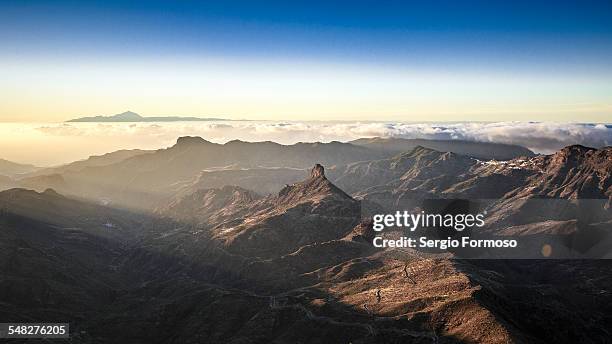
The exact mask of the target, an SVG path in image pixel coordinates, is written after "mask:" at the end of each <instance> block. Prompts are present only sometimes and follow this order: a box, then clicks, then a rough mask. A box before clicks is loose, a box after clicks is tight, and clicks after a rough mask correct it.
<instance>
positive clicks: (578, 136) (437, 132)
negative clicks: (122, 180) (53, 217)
mask: <svg viewBox="0 0 612 344" xmlns="http://www.w3.org/2000/svg"><path fill="white" fill-rule="evenodd" d="M180 136H201V137H203V138H204V139H206V140H209V141H212V142H216V143H225V142H227V141H231V140H243V141H274V142H278V143H282V144H292V143H296V142H317V141H319V142H329V141H343V142H346V141H350V140H354V139H358V138H362V137H375V136H380V137H402V138H421V139H442V140H467V141H475V142H498V143H509V144H518V145H522V146H524V147H527V148H529V149H531V150H533V151H534V152H537V153H545V154H547V153H552V152H554V151H556V150H558V149H560V148H562V147H565V146H568V145H573V144H581V145H585V146H591V147H597V148H599V147H603V146H609V145H611V144H612V125H609V124H607V125H605V124H575V123H550V122H542V123H540V122H499V123H479V122H464V123H400V122H298V121H214V122H212V121H211V122H164V123H142V122H141V123H38V124H36V123H27V124H26V123H2V124H0V153H1V155H0V158H4V159H7V160H11V161H17V162H27V163H32V164H36V165H40V166H51V165H58V164H63V163H67V162H71V161H75V160H80V159H85V158H87V157H88V156H90V155H100V154H105V153H108V152H112V151H116V150H119V149H134V148H139V149H159V148H166V147H170V146H172V145H173V144H174V143H175V142H176V140H177V138H178V137H180Z"/></svg>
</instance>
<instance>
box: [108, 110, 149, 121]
mask: <svg viewBox="0 0 612 344" xmlns="http://www.w3.org/2000/svg"><path fill="white" fill-rule="evenodd" d="M112 117H115V118H118V119H119V118H121V119H142V116H141V115H139V114H137V113H136V112H133V111H125V112H122V113H120V114H116V115H114V116H112Z"/></svg>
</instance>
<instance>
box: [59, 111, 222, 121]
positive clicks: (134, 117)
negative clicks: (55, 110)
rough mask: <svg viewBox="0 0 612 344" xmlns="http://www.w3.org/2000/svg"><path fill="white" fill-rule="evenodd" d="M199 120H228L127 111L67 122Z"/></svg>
mask: <svg viewBox="0 0 612 344" xmlns="http://www.w3.org/2000/svg"><path fill="white" fill-rule="evenodd" d="M184 121H189V122H198V121H226V119H224V118H200V117H178V116H159V117H142V116H140V115H139V114H137V113H135V112H132V111H126V112H123V113H120V114H116V115H111V116H94V117H81V118H75V119H71V120H68V121H66V122H184Z"/></svg>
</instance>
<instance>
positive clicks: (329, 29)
mask: <svg viewBox="0 0 612 344" xmlns="http://www.w3.org/2000/svg"><path fill="white" fill-rule="evenodd" d="M0 42H1V44H2V49H1V50H0V62H1V63H3V65H5V66H6V67H7V70H5V71H4V72H0V73H3V75H0V76H3V80H4V81H0V90H2V91H7V92H5V94H10V97H11V98H10V101H9V102H8V103H9V104H8V105H5V108H4V109H3V108H0V110H2V111H1V112H0V116H1V117H0V120H12V121H16V120H22V119H23V120H36V119H40V120H44V119H50V120H59V119H61V118H64V117H68V118H69V117H71V116H73V115H75V114H77V113H78V114H85V115H90V114H100V113H102V114H103V113H113V112H120V111H123V110H127V109H126V107H129V108H130V109H132V110H134V111H137V112H144V114H145V115H147V114H149V115H155V114H159V113H168V111H174V112H178V113H177V114H189V115H201V114H210V115H218V114H225V115H227V116H230V117H231V116H236V117H238V118H285V119H293V118H295V119H303V118H317V119H322V118H332V119H351V118H357V119H369V118H374V117H376V118H380V117H382V118H389V119H417V120H418V119H434V120H453V119H455V118H457V119H458V120H459V119H461V120H465V119H468V120H469V119H473V120H483V119H486V118H492V119H500V120H508V119H511V118H513V117H517V116H518V117H519V118H521V119H528V118H533V119H534V120H538V119H544V120H548V119H551V118H553V117H554V116H555V111H557V110H558V109H561V110H559V111H560V112H562V113H563V114H561V115H560V116H561V118H562V119H563V120H572V119H574V118H575V119H576V120H578V119H579V118H581V116H582V118H586V119H587V120H592V121H602V120H603V118H607V117H606V116H608V117H609V115H610V114H612V112H611V111H612V110H611V107H610V104H611V100H612V94H611V92H612V84H611V80H612V2H610V1H607V2H605V1H601V2H597V1H580V2H578V1H576V2H568V1H555V2H552V1H551V2H533V1H514V2H505V1H504V2H493V1H467V2H463V1H462V2H459V1H430V2H411V1H321V2H317V1H264V2H260V1H218V2H194V1H181V2H179V1H174V2H160V1H142V2H133V1H130V2H127V1H126V2H123V1H104V2H95V1H93V2H85V1H3V2H2V3H0ZM109 70H110V71H113V73H115V77H116V80H117V82H118V83H122V84H123V86H122V87H119V90H118V91H116V92H117V94H114V93H113V92H111V91H110V89H111V87H109V85H108V84H109V83H111V81H110V80H109V79H107V74H108V71H109ZM224 71H225V72H224ZM30 73H31V74H30ZM197 73H202V75H201V77H196V75H197ZM241 73H244V77H243V78H242V79H241ZM41 75H42V76H44V79H43V78H42V77H40V76H41ZM64 77H65V79H63V78H64ZM268 77H269V79H270V80H271V81H270V84H266V85H264V86H263V87H262V85H261V79H262V78H268ZM123 79H125V80H123ZM136 79H139V80H141V83H142V85H140V86H139V84H138V82H137V81H136ZM464 79H465V80H466V81H465V83H466V87H463V85H462V81H461V80H464ZM228 80H229V81H228ZM337 80H348V81H350V85H348V86H349V87H346V86H347V85H344V84H341V83H338V82H337ZM423 80H425V85H424V86H423V87H419V82H422V81H423ZM432 80H433V81H432ZM242 81H244V82H242ZM300 81H303V83H301V84H300ZM163 82H165V83H167V84H168V85H172V90H167V91H168V93H169V94H170V95H171V96H170V97H169V99H168V101H167V102H162V101H161V100H160V99H159V96H160V95H163V94H164V89H163V88H161V87H159V88H155V89H151V88H150V85H151V83H163ZM60 83H61V84H63V86H61V87H59V86H54V85H58V84H60ZM70 84H75V85H76V84H80V86H78V87H77V86H73V87H70ZM216 84H218V85H230V86H231V87H236V85H238V87H237V88H240V90H238V91H236V92H230V90H225V91H224V92H223V93H222V94H221V93H218V92H217V93H215V91H218V89H217V88H216V86H215V85H216ZM316 85H321V87H317V86H316ZM372 85H376V86H377V87H379V88H380V87H383V88H384V87H385V85H388V87H389V88H390V89H391V88H393V89H392V90H391V93H393V92H396V93H397V94H396V95H395V96H393V97H391V96H390V95H386V94H384V92H381V94H378V93H377V91H376V90H372V89H370V88H371V87H372ZM533 85H539V86H538V88H534V89H529V90H528V91H525V89H526V88H529V87H535V86H533ZM141 86H142V87H141ZM230 86H227V87H230ZM177 87H178V88H183V87H184V92H183V94H185V96H184V97H180V96H179V95H178V94H175V93H174V92H175V91H176V88H177ZM266 87H267V88H266ZM326 87H328V88H326ZM343 89H344V90H345V91H343ZM251 90H252V91H251ZM262 90H267V92H268V93H266V92H264V91H262ZM419 90H421V92H422V93H423V94H419ZM488 90H490V91H488ZM275 92H277V95H278V96H277V97H274V93H275ZM310 92H312V93H310ZM523 92H525V95H524V96H522V94H523ZM68 93H72V95H73V97H69V96H68ZM130 93H132V94H131V95H132V97H131V99H132V101H130V98H129V96H130ZM319 93H320V94H319ZM430 93H436V95H437V96H438V97H437V99H433V98H430V97H429V94H430ZM508 93H510V94H517V96H516V97H515V98H512V97H510V96H509V95H508ZM254 94H258V95H259V96H254ZM307 94H308V95H307ZM351 94H353V95H354V96H353V97H351ZM367 94H372V97H371V99H370V98H368V97H367V96H364V95H367ZM403 94H404V95H405V94H409V95H410V96H408V97H407V100H406V101H405V102H402V99H403V96H402V95H403ZM476 94H478V96H477V95H476ZM74 96H77V98H79V100H78V101H75V99H74V98H75V97H74ZM330 96H333V97H335V98H337V101H336V100H330V99H329V97H330ZM5 97H9V95H5ZM100 97H104V100H105V101H104V102H101V101H100V102H99V101H96V99H99V98H100ZM151 97H154V98H156V100H155V101H154V102H152V103H151V102H148V103H147V102H146V99H147V98H151ZM198 97H202V98H203V99H204V100H205V101H202V102H198V101H197V100H196V98H198ZM71 98H72V99H71ZM278 98H282V99H281V100H279V99H278ZM28 99H29V100H35V101H37V104H40V105H39V106H34V105H32V104H29V103H27V101H28ZM0 100H2V99H0ZM51 100H53V101H51ZM445 101H447V102H448V103H449V105H448V108H443V107H441V106H440V105H439V103H440V102H445ZM360 102H363V105H361V104H359V103H360ZM237 103H238V104H241V106H237V105H236V104H237ZM312 103H317V104H319V105H317V106H313V107H312V108H309V107H308V104H312ZM565 105H567V107H566V108H563V107H564V106H565ZM292 107H293V108H295V109H298V108H299V109H301V110H299V111H298V110H295V111H292V110H291V109H292ZM304 107H306V108H304ZM501 108H504V109H508V110H504V111H501V110H500V109H501ZM362 109H366V110H367V111H366V110H362ZM454 109H457V110H456V111H455V110H454ZM512 109H517V110H516V111H515V112H513V110H512ZM487 111H488V112H487ZM309 114H311V115H309ZM419 114H421V115H419ZM62 116H63V117H62ZM521 116H523V117H524V118H523V117H521ZM529 116H532V117H529Z"/></svg>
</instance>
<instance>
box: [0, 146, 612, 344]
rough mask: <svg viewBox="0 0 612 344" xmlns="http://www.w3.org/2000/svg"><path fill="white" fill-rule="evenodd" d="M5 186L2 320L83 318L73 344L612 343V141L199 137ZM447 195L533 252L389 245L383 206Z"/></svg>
mask: <svg viewBox="0 0 612 344" xmlns="http://www.w3.org/2000/svg"><path fill="white" fill-rule="evenodd" d="M0 189H4V191H1V192H0V269H1V273H0V322H45V321H46V322H69V323H70V326H71V333H72V336H71V339H70V340H65V342H72V343H236V344H237V343H241V344H242V343H355V344H356V343H609V342H610V341H612V332H611V330H610V329H609V324H611V323H612V294H611V293H612V262H611V261H610V260H609V259H610V258H612V211H611V210H610V207H611V206H612V148H611V147H604V148H600V149H595V148H588V147H583V146H578V145H575V146H568V147H566V148H563V149H561V150H559V151H558V152H556V153H554V154H551V155H539V154H534V153H533V152H531V151H529V150H528V149H526V148H523V147H520V146H512V145H503V144H484V143H482V144H480V143H479V144H476V143H468V142H458V143H454V142H451V141H427V140H403V139H380V138H376V139H360V140H357V141H353V142H349V143H340V142H331V143H298V144H295V145H279V144H276V143H273V142H258V143H249V142H242V141H230V142H228V143H226V144H224V145H220V144H214V143H211V142H208V141H206V140H204V139H202V138H199V137H181V138H179V139H178V140H177V142H176V144H175V145H173V146H171V147H168V148H166V149H160V150H156V151H140V150H133V151H117V152H110V153H108V154H106V155H104V156H96V157H91V158H89V159H87V160H83V161H77V162H74V163H71V164H67V165H63V166H60V167H54V168H36V167H34V166H25V165H19V164H14V163H10V162H7V161H2V164H0ZM432 200H437V201H440V202H443V203H441V204H447V203H444V202H449V201H453V200H468V201H469V202H475V204H477V207H478V210H479V211H486V214H487V217H486V225H485V227H483V228H482V229H478V230H480V231H482V235H487V236H491V237H518V238H522V239H521V240H523V242H525V243H528V244H526V247H525V251H524V252H529V253H530V254H531V255H529V256H522V257H514V258H516V259H484V258H492V256H480V257H476V258H481V259H467V258H466V257H464V256H463V254H462V253H461V252H454V251H452V250H451V251H449V252H446V253H444V254H432V253H431V252H422V251H419V250H414V249H399V248H397V249H394V248H387V249H381V248H376V247H374V246H373V245H372V239H373V238H374V236H375V235H388V236H390V237H392V236H394V235H398V234H400V233H397V232H393V231H389V232H384V234H380V233H377V232H375V231H374V230H373V229H372V221H371V214H373V213H377V212H378V213H381V212H390V211H393V210H395V209H406V210H415V211H416V210H419V209H423V208H424V207H427V206H431V204H432V203H431V201H432ZM435 204H438V203H435ZM445 209H446V210H445V211H449V210H448V207H447V208H445ZM543 243H547V245H548V246H549V247H548V249H546V250H544V248H543V246H542V244H543ZM530 246H531V247H530ZM549 249H550V250H549ZM470 258H474V257H470ZM524 258H530V259H524ZM55 341H56V342H62V340H55Z"/></svg>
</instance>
